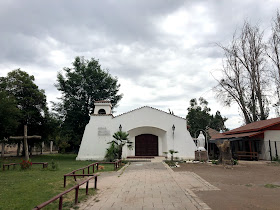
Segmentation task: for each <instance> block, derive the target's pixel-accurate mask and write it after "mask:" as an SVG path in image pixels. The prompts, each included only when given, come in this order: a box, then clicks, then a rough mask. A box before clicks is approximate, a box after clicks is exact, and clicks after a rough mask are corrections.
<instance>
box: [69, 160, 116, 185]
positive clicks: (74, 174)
mask: <svg viewBox="0 0 280 210" xmlns="http://www.w3.org/2000/svg"><path fill="white" fill-rule="evenodd" d="M99 164H114V170H117V169H118V168H119V167H120V164H121V160H117V161H115V162H96V163H92V164H89V165H88V166H85V167H82V168H79V169H76V170H73V171H71V172H70V173H67V174H64V188H65V187H66V178H67V177H68V176H70V177H74V180H75V181H77V178H76V177H79V176H82V177H85V176H92V175H93V173H94V172H95V169H94V166H96V171H98V166H99ZM91 167H92V174H90V170H91V169H90V168H91ZM85 170H87V172H88V173H87V174H85ZM78 171H83V174H76V172H78Z"/></svg>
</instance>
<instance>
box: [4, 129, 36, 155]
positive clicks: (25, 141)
mask: <svg viewBox="0 0 280 210" xmlns="http://www.w3.org/2000/svg"><path fill="white" fill-rule="evenodd" d="M23 130H24V132H23V136H10V139H23V145H24V153H25V160H29V153H28V143H27V139H41V136H27V125H24V128H23Z"/></svg>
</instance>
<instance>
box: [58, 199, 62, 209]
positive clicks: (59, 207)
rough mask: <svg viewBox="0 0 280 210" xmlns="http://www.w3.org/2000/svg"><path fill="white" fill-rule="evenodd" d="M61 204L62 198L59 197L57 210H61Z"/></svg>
mask: <svg viewBox="0 0 280 210" xmlns="http://www.w3.org/2000/svg"><path fill="white" fill-rule="evenodd" d="M62 202H63V197H62V196H61V197H60V198H59V206H58V209H59V210H62Z"/></svg>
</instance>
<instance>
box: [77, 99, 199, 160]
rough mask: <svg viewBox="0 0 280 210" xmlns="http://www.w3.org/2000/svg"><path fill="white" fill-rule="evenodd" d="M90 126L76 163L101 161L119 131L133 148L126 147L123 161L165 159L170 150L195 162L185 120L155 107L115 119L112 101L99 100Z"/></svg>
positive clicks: (192, 144)
mask: <svg viewBox="0 0 280 210" xmlns="http://www.w3.org/2000/svg"><path fill="white" fill-rule="evenodd" d="M94 105H95V109H94V112H93V114H91V116H90V121H89V123H88V124H87V126H86V128H85V131H84V135H83V139H82V142H81V145H80V150H79V154H78V156H77V158H76V159H77V160H102V159H104V156H105V153H106V149H107V148H108V147H109V146H110V145H109V144H108V142H110V141H112V140H113V137H112V136H113V134H114V133H115V132H117V131H119V130H122V131H125V132H127V133H128V134H129V140H130V141H131V142H133V144H132V146H133V148H132V149H128V148H127V147H126V146H124V148H123V158H127V157H128V156H165V154H164V152H168V151H169V150H171V149H172V150H175V151H178V153H176V154H175V155H174V156H175V157H179V158H184V159H194V151H195V150H196V145H195V143H194V142H193V139H192V137H191V135H190V133H189V131H188V130H187V123H186V119H184V118H181V117H179V116H176V115H173V114H169V113H167V112H164V111H161V110H158V109H156V108H152V107H148V106H144V107H140V108H138V109H135V110H132V111H129V112H126V113H124V114H121V115H118V116H113V114H112V109H111V108H112V105H111V103H110V102H109V101H96V102H95V104H94Z"/></svg>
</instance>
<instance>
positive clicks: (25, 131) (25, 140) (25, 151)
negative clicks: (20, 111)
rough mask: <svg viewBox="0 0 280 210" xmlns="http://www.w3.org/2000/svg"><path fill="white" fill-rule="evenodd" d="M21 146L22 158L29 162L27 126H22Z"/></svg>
mask: <svg viewBox="0 0 280 210" xmlns="http://www.w3.org/2000/svg"><path fill="white" fill-rule="evenodd" d="M23 145H24V156H25V160H26V161H27V160H29V154H28V143H27V125H24V138H23Z"/></svg>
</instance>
